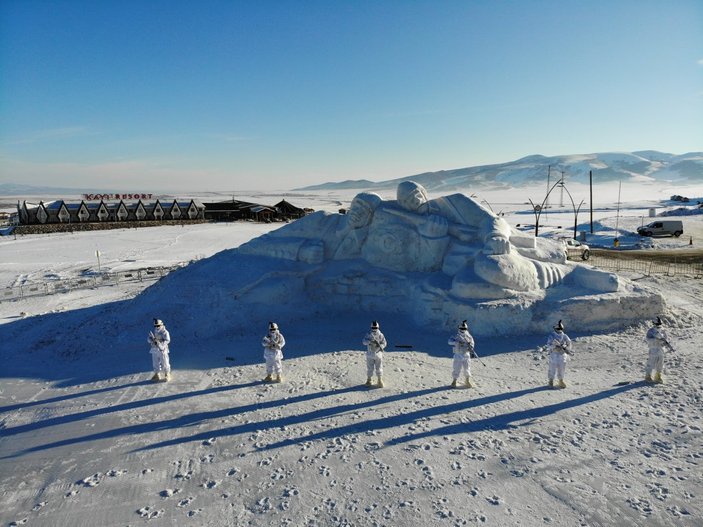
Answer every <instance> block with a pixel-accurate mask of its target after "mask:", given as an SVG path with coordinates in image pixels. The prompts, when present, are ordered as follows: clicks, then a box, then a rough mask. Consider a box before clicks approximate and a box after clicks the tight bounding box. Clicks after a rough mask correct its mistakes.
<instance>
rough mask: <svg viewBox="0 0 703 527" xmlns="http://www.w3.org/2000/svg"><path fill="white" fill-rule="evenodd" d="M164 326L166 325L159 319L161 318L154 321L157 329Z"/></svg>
mask: <svg viewBox="0 0 703 527" xmlns="http://www.w3.org/2000/svg"><path fill="white" fill-rule="evenodd" d="M163 325H164V323H163V322H162V321H161V319H159V318H155V319H154V327H155V328H158V327H161V326H163Z"/></svg>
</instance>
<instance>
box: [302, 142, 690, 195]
mask: <svg viewBox="0 0 703 527" xmlns="http://www.w3.org/2000/svg"><path fill="white" fill-rule="evenodd" d="M550 167H551V169H550ZM550 170H551V178H552V181H554V182H556V181H557V179H558V178H560V177H561V174H562V171H563V172H564V178H565V180H566V181H575V182H579V183H588V172H589V171H592V172H593V180H594V182H599V183H602V182H607V181H619V180H623V181H642V182H646V181H671V182H680V183H699V182H703V152H691V153H688V154H682V155H674V154H667V153H664V152H657V151H654V150H644V151H640V152H630V153H627V152H608V153H600V154H573V155H562V156H552V157H548V156H542V155H531V156H528V157H523V158H522V159H518V160H517V161H510V162H508V163H500V164H497V165H483V166H476V167H468V168H456V169H453V170H440V171H438V172H424V173H422V174H415V175H412V176H406V177H401V178H396V179H390V180H386V181H379V182H370V181H367V180H359V181H343V182H340V183H334V182H330V183H323V184H318V185H314V186H310V187H303V188H298V189H295V190H336V189H366V190H372V189H386V188H393V187H395V186H396V185H397V184H398V183H399V182H401V181H407V180H412V181H415V182H417V183H420V184H421V185H423V186H424V187H425V188H427V189H429V190H433V191H440V190H441V191H448V190H454V189H465V188H467V187H486V186H491V187H494V188H495V187H523V186H529V185H532V184H534V183H540V184H544V183H545V182H546V180H547V173H548V172H549V171H550Z"/></svg>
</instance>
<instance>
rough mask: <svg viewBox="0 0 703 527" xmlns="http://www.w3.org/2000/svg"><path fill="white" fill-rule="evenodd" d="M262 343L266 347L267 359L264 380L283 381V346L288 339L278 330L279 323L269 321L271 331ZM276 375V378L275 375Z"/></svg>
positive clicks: (265, 354) (265, 357)
mask: <svg viewBox="0 0 703 527" xmlns="http://www.w3.org/2000/svg"><path fill="white" fill-rule="evenodd" d="M261 345H262V346H263V347H264V359H265V360H266V377H265V378H264V382H282V381H283V375H282V371H283V364H282V361H283V346H285V345H286V339H284V338H283V335H282V334H281V332H280V331H278V324H276V323H275V322H269V332H268V335H266V336H265V337H264V338H263V340H262V341H261ZM274 374H275V375H276V378H275V379H274V377H273V375H274Z"/></svg>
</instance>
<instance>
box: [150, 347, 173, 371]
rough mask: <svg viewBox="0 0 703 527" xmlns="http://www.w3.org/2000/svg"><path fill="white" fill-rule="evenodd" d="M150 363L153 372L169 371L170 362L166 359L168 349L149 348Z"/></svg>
mask: <svg viewBox="0 0 703 527" xmlns="http://www.w3.org/2000/svg"><path fill="white" fill-rule="evenodd" d="M150 353H151V364H152V366H153V367H154V373H171V363H170V362H169V360H168V350H163V351H162V350H160V349H158V348H151V351H150Z"/></svg>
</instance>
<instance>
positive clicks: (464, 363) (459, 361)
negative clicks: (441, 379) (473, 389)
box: [452, 353, 471, 379]
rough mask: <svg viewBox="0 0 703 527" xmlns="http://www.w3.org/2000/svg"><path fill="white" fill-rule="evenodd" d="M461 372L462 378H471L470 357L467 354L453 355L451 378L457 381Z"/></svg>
mask: <svg viewBox="0 0 703 527" xmlns="http://www.w3.org/2000/svg"><path fill="white" fill-rule="evenodd" d="M462 371H463V372H465V373H464V376H466V377H471V356H470V355H469V354H468V353H455V354H454V364H453V368H452V377H453V378H454V379H458V378H459V377H460V376H461V372H462Z"/></svg>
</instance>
